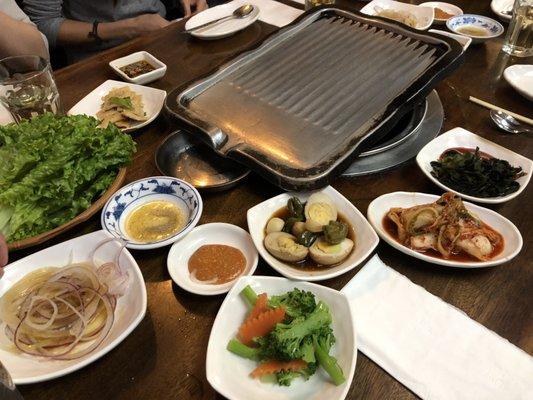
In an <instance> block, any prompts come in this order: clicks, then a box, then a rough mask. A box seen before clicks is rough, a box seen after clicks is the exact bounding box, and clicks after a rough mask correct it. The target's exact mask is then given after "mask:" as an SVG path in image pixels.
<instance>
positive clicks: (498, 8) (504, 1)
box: [490, 0, 514, 22]
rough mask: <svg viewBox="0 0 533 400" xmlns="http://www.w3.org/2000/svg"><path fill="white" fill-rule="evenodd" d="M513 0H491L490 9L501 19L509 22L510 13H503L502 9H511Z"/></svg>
mask: <svg viewBox="0 0 533 400" xmlns="http://www.w3.org/2000/svg"><path fill="white" fill-rule="evenodd" d="M513 5H514V0H492V1H491V2H490V9H491V10H492V12H493V13H494V14H496V15H497V16H498V18H500V19H501V20H503V21H506V22H509V21H510V20H511V17H512V15H509V14H504V13H503V11H507V10H511V11H512V10H513Z"/></svg>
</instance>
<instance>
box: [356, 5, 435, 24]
mask: <svg viewBox="0 0 533 400" xmlns="http://www.w3.org/2000/svg"><path fill="white" fill-rule="evenodd" d="M376 8H377V9H376ZM379 8H382V9H384V10H389V9H391V10H395V11H399V12H406V13H409V14H412V15H413V17H414V18H415V19H416V22H417V23H416V26H415V27H414V29H418V30H421V31H423V30H426V29H428V28H429V27H430V26H431V24H432V23H433V19H434V17H435V10H434V9H433V7H421V6H416V5H413V4H407V3H401V2H399V1H393V0H373V1H371V2H370V3H368V4H367V5H366V6H364V7H363V8H361V12H362V13H363V14H366V15H372V16H376V15H377V13H378V10H379ZM391 21H394V20H392V19H391ZM395 22H398V21H395ZM398 23H400V22H398Z"/></svg>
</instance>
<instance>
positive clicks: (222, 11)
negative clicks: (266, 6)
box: [185, 0, 259, 40]
mask: <svg viewBox="0 0 533 400" xmlns="http://www.w3.org/2000/svg"><path fill="white" fill-rule="evenodd" d="M243 4H249V2H247V1H245V0H236V1H231V2H229V3H226V4H222V5H220V6H216V7H212V8H208V9H207V10H205V11H202V12H201V13H198V14H196V15H194V16H193V17H192V18H191V19H189V20H188V21H187V23H186V24H185V29H192V28H194V27H195V26H199V25H202V24H206V23H208V22H209V21H213V20H215V19H219V18H223V17H226V16H228V15H231V14H232V13H233V11H234V10H236V9H237V8H239V7H240V6H242V5H243ZM253 8H254V9H253V11H252V12H251V13H250V14H249V15H247V16H246V17H244V18H232V19H230V20H227V21H224V22H221V23H217V24H214V25H212V26H209V27H205V28H202V29H199V30H197V31H193V32H191V33H190V34H191V35H192V36H194V37H196V38H198V39H205V40H214V39H221V38H224V37H227V36H231V35H233V34H234V33H237V32H239V31H241V30H243V29H245V28H247V27H248V26H250V25H251V24H253V23H254V22H255V21H256V20H257V18H259V7H257V6H256V5H253Z"/></svg>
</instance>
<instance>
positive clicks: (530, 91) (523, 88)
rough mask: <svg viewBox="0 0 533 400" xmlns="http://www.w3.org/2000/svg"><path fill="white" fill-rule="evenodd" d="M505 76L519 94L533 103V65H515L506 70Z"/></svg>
mask: <svg viewBox="0 0 533 400" xmlns="http://www.w3.org/2000/svg"><path fill="white" fill-rule="evenodd" d="M503 76H504V78H505V80H506V81H507V82H509V84H510V85H511V86H512V87H514V88H515V89H516V90H517V91H518V93H520V94H521V95H522V96H524V97H526V98H527V99H529V100H532V101H533V65H531V64H529V65H528V64H524V65H513V66H510V67H507V68H505V71H503Z"/></svg>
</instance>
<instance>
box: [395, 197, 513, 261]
mask: <svg viewBox="0 0 533 400" xmlns="http://www.w3.org/2000/svg"><path fill="white" fill-rule="evenodd" d="M384 226H385V228H386V230H387V231H389V233H390V234H392V235H393V236H395V237H396V238H397V240H398V241H399V242H400V243H402V244H403V245H405V246H407V247H409V248H411V249H413V250H417V251H421V252H426V253H428V254H429V255H434V256H438V257H441V258H445V259H450V258H458V257H459V256H462V257H466V258H467V259H471V260H475V261H485V260H490V259H491V258H493V257H494V256H496V255H497V254H499V253H500V252H501V251H502V250H503V246H504V239H503V237H502V235H501V234H500V233H498V232H496V231H495V230H494V229H492V228H491V227H490V226H488V225H487V224H485V223H484V222H483V221H481V220H480V219H479V217H477V216H476V215H475V214H474V213H472V212H470V211H469V210H468V209H467V208H466V207H465V205H464V204H463V201H462V200H461V198H460V197H459V196H456V195H455V194H453V193H445V194H443V195H442V196H441V198H440V199H438V200H437V201H436V202H434V203H429V204H421V205H418V206H414V207H410V208H391V209H390V211H389V212H388V214H387V215H386V217H385V218H384ZM387 227H389V228H392V229H387Z"/></svg>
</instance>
